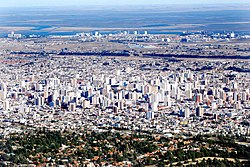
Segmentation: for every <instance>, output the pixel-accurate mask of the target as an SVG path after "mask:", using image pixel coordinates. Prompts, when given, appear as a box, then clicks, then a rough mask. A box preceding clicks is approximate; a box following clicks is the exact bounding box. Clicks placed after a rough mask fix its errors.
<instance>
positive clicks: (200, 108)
mask: <svg viewBox="0 0 250 167" xmlns="http://www.w3.org/2000/svg"><path fill="white" fill-rule="evenodd" d="M203 114H204V109H203V108H202V106H199V107H197V108H196V116H198V117H203Z"/></svg>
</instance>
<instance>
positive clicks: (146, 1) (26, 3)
mask: <svg viewBox="0 0 250 167" xmlns="http://www.w3.org/2000/svg"><path fill="white" fill-rule="evenodd" d="M218 3H219V4H226V3H227V4H228V3H250V0H0V7H31V6H84V5H109V6H111V5H152V4H155V5H157V4H164V5H167V4H218Z"/></svg>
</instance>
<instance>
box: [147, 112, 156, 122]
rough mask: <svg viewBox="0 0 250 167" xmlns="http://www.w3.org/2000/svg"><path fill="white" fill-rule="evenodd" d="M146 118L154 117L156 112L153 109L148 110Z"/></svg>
mask: <svg viewBox="0 0 250 167" xmlns="http://www.w3.org/2000/svg"><path fill="white" fill-rule="evenodd" d="M146 119H148V120H151V119H154V112H153V111H147V112H146Z"/></svg>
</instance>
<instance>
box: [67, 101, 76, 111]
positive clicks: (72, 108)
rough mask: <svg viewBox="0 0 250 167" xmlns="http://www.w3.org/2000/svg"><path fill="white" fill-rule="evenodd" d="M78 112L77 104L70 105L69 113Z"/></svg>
mask: <svg viewBox="0 0 250 167" xmlns="http://www.w3.org/2000/svg"><path fill="white" fill-rule="evenodd" d="M75 110H76V103H70V105H69V111H71V112H74V111H75Z"/></svg>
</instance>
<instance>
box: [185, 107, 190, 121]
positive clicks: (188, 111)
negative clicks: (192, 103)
mask: <svg viewBox="0 0 250 167" xmlns="http://www.w3.org/2000/svg"><path fill="white" fill-rule="evenodd" d="M184 117H185V118H189V117H190V109H189V108H188V107H186V108H185V112H184Z"/></svg>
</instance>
